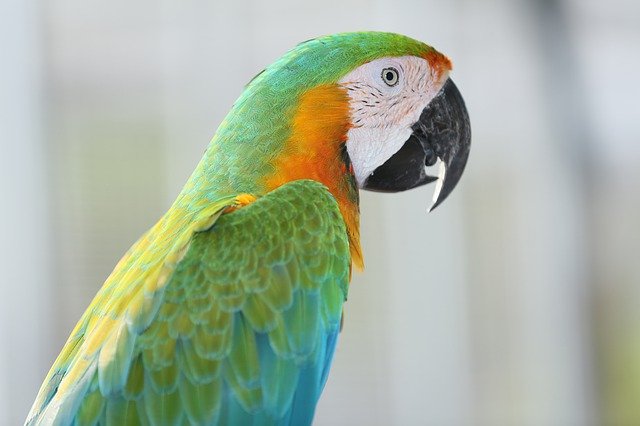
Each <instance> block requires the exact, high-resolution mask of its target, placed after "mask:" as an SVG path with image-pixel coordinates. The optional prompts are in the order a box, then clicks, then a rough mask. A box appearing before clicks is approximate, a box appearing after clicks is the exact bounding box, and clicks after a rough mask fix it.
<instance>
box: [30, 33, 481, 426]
mask: <svg viewBox="0 0 640 426" xmlns="http://www.w3.org/2000/svg"><path fill="white" fill-rule="evenodd" d="M451 69H452V63H451V60H450V59H449V58H448V57H447V56H445V55H444V54H442V53H440V52H439V51H437V50H436V49H435V48H433V47H431V46H429V45H427V44H424V43H423V42H420V41H417V40H414V39H412V38H410V37H407V36H404V35H400V34H395V33H387V32H372V31H365V32H350V33H338V34H332V35H326V36H321V37H318V38H315V39H311V40H308V41H305V42H302V43H300V44H298V45H297V46H296V47H294V48H293V49H291V50H290V51H288V52H287V53H285V54H284V55H283V56H282V57H281V58H279V59H278V60H276V61H275V62H274V63H273V64H271V65H270V66H268V67H267V68H265V69H264V70H263V71H262V72H260V73H259V74H258V75H256V76H255V77H254V78H253V79H252V80H251V81H250V82H249V83H248V84H247V85H246V86H245V88H244V90H243V92H242V93H241V95H240V97H239V98H238V99H237V101H236V102H235V103H234V104H233V106H232V108H231V110H230V112H229V113H228V115H227V116H226V117H225V118H224V119H223V121H222V122H221V124H220V125H219V127H218V129H217V131H216V132H215V134H214V136H213V138H212V139H211V141H210V143H209V145H208V147H207V149H206V151H205V152H204V155H203V157H202V159H201V160H200V162H199V163H198V165H197V166H196V168H195V170H194V172H193V173H192V175H191V176H190V177H189V179H188V181H187V182H186V184H185V186H184V188H183V189H182V190H181V192H180V193H179V195H178V196H177V198H176V200H175V201H174V202H173V204H172V205H171V206H170V208H169V209H168V211H167V212H166V213H165V214H164V215H163V216H162V217H161V218H160V219H159V220H158V222H157V223H156V224H155V225H153V226H152V227H151V228H150V229H149V230H148V231H147V232H146V233H144V234H143V235H142V237H140V238H139V239H138V240H137V241H136V242H135V243H134V244H133V246H132V247H131V248H130V249H129V250H128V251H127V252H126V253H125V254H124V256H123V257H122V258H121V260H120V261H119V262H118V263H117V264H116V266H115V268H114V269H113V271H112V272H111V274H110V275H109V276H108V278H107V279H106V281H105V282H104V284H103V285H102V287H101V288H100V289H99V291H98V292H97V294H96V296H95V298H94V299H93V300H92V302H91V303H90V305H89V307H88V308H87V310H86V311H85V312H84V314H83V315H82V316H81V318H80V320H79V322H78V323H77V325H76V326H75V328H74V329H73V330H72V332H71V334H70V336H69V338H68V340H67V342H66V343H65V345H64V347H63V348H62V350H61V352H60V354H59V355H58V357H57V359H56V360H55V362H54V364H53V366H52V368H51V370H50V371H49V373H48V374H47V376H46V378H45V379H44V382H43V384H42V386H41V388H40V390H39V392H38V394H37V396H36V399H35V401H34V403H33V406H32V408H31V410H30V412H29V414H28V416H27V419H26V422H25V424H27V425H78V426H85V425H183V424H185V425H186V424H190V425H309V424H311V423H312V421H313V417H314V413H315V410H316V405H317V403H318V400H319V398H320V395H321V393H322V391H323V388H324V386H325V383H326V381H327V377H328V375H329V370H330V367H331V362H332V358H333V355H334V352H335V349H336V344H337V341H338V335H339V333H340V330H341V323H342V316H343V305H344V303H345V301H346V299H347V293H348V289H349V281H350V279H351V275H352V269H353V268H355V269H357V270H361V269H362V268H363V254H362V249H361V246H360V229H359V216H360V210H359V191H360V190H371V191H378V192H399V191H405V190H409V189H412V188H416V187H419V186H422V185H425V184H428V183H431V182H436V184H435V189H434V193H433V200H432V205H431V209H433V208H435V207H437V206H438V205H439V204H440V203H441V202H442V201H443V200H444V199H445V198H447V196H448V195H449V194H450V193H451V192H452V191H453V189H454V187H455V186H456V185H457V183H458V182H459V180H460V177H461V175H462V173H463V171H464V168H465V165H466V162H467V159H468V156H469V150H470V142H471V131H470V122H469V116H468V112H467V109H466V106H465V103H464V100H463V98H462V95H461V94H460V92H459V90H458V88H457V87H456V85H455V84H454V83H453V81H452V80H451V79H450V77H449V73H450V71H451ZM436 165H438V166H439V171H438V173H437V176H431V175H430V174H428V173H431V172H430V169H428V168H429V167H431V166H436Z"/></svg>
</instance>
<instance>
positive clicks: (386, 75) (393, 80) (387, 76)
mask: <svg viewBox="0 0 640 426" xmlns="http://www.w3.org/2000/svg"><path fill="white" fill-rule="evenodd" d="M381 77H382V81H384V83H385V84H386V85H387V86H389V87H393V86H395V85H396V84H398V81H399V80H400V74H399V73H398V70H397V69H395V68H393V67H389V68H385V69H383V70H382V74H381Z"/></svg>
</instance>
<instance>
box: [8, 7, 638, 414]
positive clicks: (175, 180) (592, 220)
mask: <svg viewBox="0 0 640 426" xmlns="http://www.w3.org/2000/svg"><path fill="white" fill-rule="evenodd" d="M639 14H640V3H638V2H637V1H632V0H614V1H611V2H602V1H595V0H587V1H578V0H541V1H534V0H531V1H525V0H516V1H511V0H482V1H469V0H414V1H389V0H386V1H385V0H351V1H349V0H342V1H334V0H327V1H323V2H314V3H311V2H300V1H292V0H271V1H269V2H261V1H257V0H241V1H234V2H232V1H226V2H221V1H216V2H204V1H183V2H177V1H169V0H161V1H158V2H151V1H140V2H130V1H123V0H112V1H109V2H81V1H78V0H50V1H48V2H45V1H38V0H0V144H1V145H0V203H1V204H0V229H1V230H2V239H1V240H0V273H1V275H0V277H1V278H0V285H1V291H2V293H1V296H0V424H20V423H22V422H23V421H24V419H25V417H26V414H27V411H28V409H29V407H30V405H31V403H32V401H33V399H34V397H35V395H36V392H37V389H38V387H39V385H40V383H41V382H42V380H43V378H44V375H45V374H46V372H47V370H48V369H49V367H50V366H51V364H52V362H53V360H54V358H55V356H56V355H57V353H58V352H59V350H60V348H61V347H62V345H63V343H64V341H65V340H66V338H67V335H68V333H69V332H70V330H71V329H72V327H73V325H74V324H75V322H76V321H77V320H78V318H79V317H80V315H81V313H82V312H83V311H84V309H85V308H86V306H87V305H88V303H89V301H90V299H91V298H92V297H93V295H94V294H95V293H96V291H97V289H98V288H99V287H100V285H101V283H102V282H103V280H104V279H105V277H106V276H107V275H108V273H109V272H110V270H111V268H113V266H114V265H115V263H116V261H117V260H118V258H119V257H120V256H121V255H122V254H123V253H124V252H125V250H126V249H127V248H128V246H129V245H130V244H131V243H132V242H133V241H134V240H135V239H137V237H138V236H139V235H140V234H141V233H142V232H143V231H144V230H145V229H146V228H148V227H149V226H151V225H152V224H153V223H154V221H155V220H156V219H157V218H158V217H159V216H160V215H161V214H162V213H163V212H164V211H165V209H166V208H167V207H168V206H169V205H170V203H171V202H172V200H173V198H174V197H175V196H176V195H177V193H178V191H179V189H180V188H181V186H182V184H183V183H184V182H185V180H186V179H187V177H188V176H189V174H190V172H191V170H192V169H193V167H194V166H195V165H196V163H197V162H198V160H199V158H200V156H201V154H202V152H203V151H204V149H205V147H206V145H207V143H208V141H209V139H210V138H211V136H212V135H213V133H214V131H215V129H216V127H217V125H218V124H219V123H220V121H221V120H222V118H223V117H224V115H225V113H226V112H227V111H228V110H229V108H230V107H231V105H232V103H233V101H234V100H235V98H236V97H237V96H238V95H239V94H240V93H241V91H242V89H243V86H244V84H245V83H246V82H247V81H248V80H249V79H250V78H251V77H252V76H253V75H254V74H256V73H257V72H258V71H260V70H261V69H262V68H264V67H265V66H266V65H268V64H269V63H270V62H272V61H273V60H275V59H276V58H277V57H279V56H280V55H281V54H283V53H284V52H285V51H286V50H288V49H289V48H291V47H293V46H294V45H295V44H297V43H298V42H300V41H302V40H306V39H309V38H312V37H315V36H318V35H322V34H328V33H333V32H339V31H355V30H384V31H393V32H399V33H403V34H406V35H409V36H412V37H414V38H417V39H420V40H423V41H425V42H427V43H429V44H432V45H433V46H435V47H436V48H438V49H439V50H440V51H442V52H444V53H446V54H447V55H449V56H450V57H451V58H452V59H453V61H454V64H455V69H454V71H453V74H452V77H453V79H454V81H456V83H457V85H458V87H459V88H460V90H461V91H462V94H463V96H464V97H465V99H466V102H467V106H468V108H469V112H470V115H471V121H472V128H473V145H472V153H471V157H470V159H469V164H468V166H467V171H466V173H465V176H464V177H463V179H462V183H461V185H460V186H459V187H458V189H457V190H456V191H455V192H454V193H453V195H452V196H451V197H450V198H449V199H448V200H447V202H446V203H444V204H443V205H442V206H441V207H439V208H438V209H437V210H436V211H435V212H434V213H432V214H429V215H427V214H426V211H427V207H428V205H429V201H430V199H431V191H432V188H423V189H420V190H416V191H412V192H409V193H405V194H399V195H383V194H369V193H365V194H363V195H362V206H361V210H362V233H363V246H364V254H365V263H366V265H367V266H366V269H365V271H364V273H360V274H358V273H356V274H355V276H354V280H353V283H352V286H351V292H350V298H349V301H348V304H347V308H346V321H345V328H344V332H343V333H342V335H341V340H340V343H339V346H338V350H337V353H336V358H335V363H334V367H333V370H332V372H331V375H330V379H329V382H328V385H327V388H326V390H325V393H324V395H323V398H322V400H321V403H320V406H319V412H318V415H317V419H316V424H317V425H354V424H363V425H532V426H540V425H558V426H568V425H600V424H606V425H638V424H640V403H639V402H640V286H639V285H638V284H639V283H640V268H638V260H637V256H638V253H639V252H640V143H639V142H640V126H638V122H639V121H640V114H639V111H640V108H639V107H638V106H637V105H638V99H639V97H640V89H639V87H640V85H639V84H638V83H637V80H638V76H640V55H639V52H638V46H640V19H638V18H639V16H638V15H639Z"/></svg>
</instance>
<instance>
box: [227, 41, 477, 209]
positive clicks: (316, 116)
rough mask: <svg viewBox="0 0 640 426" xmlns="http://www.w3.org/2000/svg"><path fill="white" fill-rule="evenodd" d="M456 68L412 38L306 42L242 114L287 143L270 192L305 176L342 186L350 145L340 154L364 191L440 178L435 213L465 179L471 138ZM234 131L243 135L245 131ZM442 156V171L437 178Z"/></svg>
mask: <svg viewBox="0 0 640 426" xmlns="http://www.w3.org/2000/svg"><path fill="white" fill-rule="evenodd" d="M450 70H451V62H450V61H449V59H448V58H447V57H446V56H444V55H443V54H441V53H439V52H437V51H436V50H435V49H434V48H432V47H430V46H428V45H426V44H424V43H421V42H419V41H416V40H413V39H411V38H409V37H405V36H402V35H398V34H393V33H382V32H359V33H343V34H335V35H330V36H325V37H320V38H317V39H312V40H309V41H306V42H303V43H301V44H299V45H298V46H297V47H296V48H294V49H293V50H291V51H290V52H288V53H287V54H286V55H284V56H283V57H282V58H280V59H279V60H278V61H276V62H275V63H274V64H272V65H271V66H269V67H268V68H267V69H265V70H264V71H263V72H261V73H260V74H259V75H258V76H256V77H255V78H254V79H253V80H252V81H251V83H250V84H249V85H248V86H247V88H246V90H245V92H244V93H243V95H242V96H241V98H240V99H239V100H238V102H237V103H236V105H235V107H234V110H237V111H236V114H235V115H241V116H242V117H243V124H244V125H245V126H246V124H247V123H250V124H251V125H252V126H253V127H254V128H259V129H264V128H268V129H271V132H270V136H271V137H273V138H274V139H276V140H280V141H282V143H281V144H280V145H279V146H274V147H273V149H266V150H265V152H266V153H267V156H269V157H271V160H270V164H271V166H272V170H271V173H267V176H266V181H268V183H269V185H268V186H269V187H270V188H269V189H271V188H273V187H276V186H278V185H280V184H282V183H285V182H286V181H290V180H293V179H296V178H304V177H309V178H315V179H317V180H320V181H322V182H323V183H325V184H327V185H328V186H329V188H332V186H335V183H336V180H340V179H337V178H336V175H337V176H340V175H341V174H344V173H343V172H344V170H336V167H335V164H332V162H335V160H336V159H335V158H334V157H335V152H338V151H341V149H343V148H344V152H343V155H341V157H340V158H339V159H338V160H340V161H341V162H344V161H346V162H347V163H348V166H349V167H348V169H350V170H347V172H349V171H351V172H352V173H353V175H354V177H355V181H356V184H357V186H358V187H359V188H361V189H366V190H372V191H381V192H398V191H404V190H407V189H412V188H415V187H418V186H421V185H425V184H427V183H430V182H433V181H436V180H437V181H438V182H437V184H436V189H435V192H434V196H433V204H432V206H431V209H433V208H435V207H436V206H438V205H439V204H440V203H441V202H442V201H443V200H444V199H445V198H447V196H448V195H449V194H450V193H451V191H452V190H453V189H454V187H455V186H456V184H457V183H458V181H459V179H460V176H461V175H462V172H463V170H464V167H465V164H466V161H467V157H468V155H469V148H470V141H471V134H470V126H469V116H468V114H467V110H466V108H465V104H464V101H463V99H462V96H461V95H460V92H459V91H458V89H457V88H456V86H455V84H454V83H453V81H452V80H451V79H450V78H449V71H450ZM237 112H241V113H242V114H237ZM233 116H234V111H233V110H232V112H231V114H230V117H231V118H233ZM248 116H253V117H251V118H249V117H248ZM230 117H228V119H229V118H230ZM232 127H233V129H234V130H235V131H236V133H235V135H236V136H237V132H238V130H242V129H241V128H240V127H242V126H232ZM263 131H264V130H263ZM246 138H247V139H252V140H253V139H255V138H254V137H252V136H249V135H248V136H246ZM260 154H261V155H262V154H263V152H260ZM438 160H440V172H439V174H438V177H432V176H429V175H428V174H427V173H426V167H428V166H433V165H434V164H435V163H436V162H437V161H438Z"/></svg>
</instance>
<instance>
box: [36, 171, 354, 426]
mask: <svg viewBox="0 0 640 426" xmlns="http://www.w3.org/2000/svg"><path fill="white" fill-rule="evenodd" d="M233 203H234V199H227V200H225V202H224V203H221V204H219V205H218V207H217V209H216V210H215V211H214V212H212V214H213V215H215V216H216V217H217V220H216V221H215V223H213V224H210V226H209V228H206V229H203V230H201V231H199V232H192V233H191V238H190V239H189V240H185V239H183V238H181V237H179V238H178V240H179V241H181V244H178V245H177V246H176V245H175V244H174V245H172V249H174V250H175V249H177V250H180V251H183V253H182V254H181V255H180V256H177V257H176V256H175V255H173V253H174V251H171V250H169V251H168V254H167V257H171V256H173V257H174V258H175V259H176V260H171V259H170V262H167V261H165V262H157V263H156V265H157V266H156V267H157V268H158V269H159V270H160V271H166V270H170V272H169V273H168V274H167V277H166V279H165V281H166V282H165V283H164V284H162V285H159V284H157V283H155V284H154V283H149V282H144V281H142V280H140V279H138V278H137V276H136V275H135V274H127V273H126V272H125V273H121V272H120V271H116V272H114V274H115V275H116V276H121V277H124V278H120V279H121V280H122V281H120V282H119V284H118V285H114V287H113V288H112V289H111V291H112V292H115V293H118V295H119V298H118V300H116V301H115V302H116V303H113V301H108V302H109V305H108V306H106V307H102V306H95V307H93V308H90V309H89V311H88V313H87V314H86V315H85V317H83V319H82V321H81V324H79V326H78V328H77V330H76V334H74V336H73V338H72V339H70V343H71V344H72V345H74V349H73V350H65V351H63V354H62V355H61V357H60V358H59V359H58V360H57V361H56V365H54V369H53V370H52V371H53V372H54V374H51V375H50V376H49V377H48V379H47V381H46V382H45V385H44V386H43V388H42V391H41V395H39V397H38V401H42V402H41V405H39V406H34V410H33V414H34V415H33V417H31V420H30V423H32V424H39V423H44V424H50V423H53V424H56V423H58V424H74V423H75V424H79V425H80V424H81V425H85V424H89V425H92V424H113V425H121V424H150V425H167V424H184V423H191V424H217V423H220V424H256V425H258V424H303V423H299V421H301V420H302V419H309V420H310V419H311V418H312V416H313V411H314V409H315V405H316V403H317V399H318V398H319V396H320V392H321V390H322V387H323V386H324V382H325V380H326V374H325V372H326V370H327V369H328V364H329V363H330V360H331V357H332V354H333V351H334V348H335V336H336V334H337V331H338V324H339V320H340V315H341V309H342V303H343V302H344V300H345V298H346V292H347V281H348V274H349V265H350V261H349V242H348V238H347V234H346V231H345V225H344V222H343V220H342V217H341V215H340V212H339V209H338V206H337V203H336V200H335V199H334V198H333V196H332V195H331V194H330V193H329V192H328V191H327V189H326V188H325V187H324V186H323V185H321V184H319V183H317V182H313V181H295V182H292V183H289V184H287V185H284V186H282V187H281V188H279V189H277V190H275V191H273V192H272V193H270V194H267V195H265V196H264V197H262V198H259V199H258V200H257V201H255V202H253V203H251V204H249V205H247V206H245V207H242V208H239V209H237V210H235V211H233V212H231V213H226V214H221V213H222V211H224V209H225V208H227V207H228V206H232V205H233ZM283 206H285V208H282V207H283ZM206 220H208V221H210V219H209V218H207V219H206ZM309 224H311V226H309ZM186 229H194V226H189V227H187V228H186ZM149 238H151V239H153V238H154V237H153V236H149V235H147V236H146V237H145V238H144V239H143V240H142V243H140V242H139V243H137V246H138V247H143V248H144V250H146V249H147V247H148V246H147V245H146V244H144V242H145V241H146V239H149ZM185 246H186V249H185V248H184V247H185ZM137 250H139V249H138V248H136V247H135V246H134V249H133V250H132V251H131V252H130V253H129V256H143V253H139V252H138V251H137ZM171 264H173V270H171V268H170V267H167V265H171ZM307 265H312V266H313V271H312V272H307V271H305V269H306V267H307ZM135 266H136V263H135V262H134V264H133V265H131V266H130V267H135ZM148 273H149V276H156V277H157V279H161V278H160V276H161V273H164V272H161V273H157V272H156V273H155V275H154V272H153V271H150V272H148ZM126 277H132V278H131V279H133V280H134V283H137V285H135V284H134V285H131V283H129V282H127V281H126ZM133 277H136V278H133ZM109 284H110V283H109V282H108V283H107V285H109ZM147 288H149V289H154V290H153V291H150V292H146V293H145V289H147ZM129 294H131V295H132V296H129ZM140 294H143V296H140ZM158 299H159V301H158ZM96 300H98V301H102V300H103V299H102V298H101V295H98V297H97V299H96ZM122 300H126V301H128V304H127V303H121V301H122ZM150 311H153V312H154V314H153V315H151V314H150V313H149V312H150ZM143 324H144V325H146V327H144V328H142V327H141V325H143ZM87 329H90V330H91V331H90V332H89V333H87V334H82V333H81V330H87ZM93 333H99V335H100V336H101V339H100V341H98V340H97V339H94V336H93ZM75 348H79V349H75ZM88 354H89V355H90V358H89V359H86V358H87V355H88ZM63 355H64V356H63ZM78 374H80V375H82V377H83V379H82V380H79V379H77V378H76V375H78ZM70 377H73V381H70V379H69V378H70ZM56 386H59V387H58V390H56ZM63 388H65V392H64V393H63V392H60V389H63ZM43 392H44V393H43ZM238 422H239V423H238Z"/></svg>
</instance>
